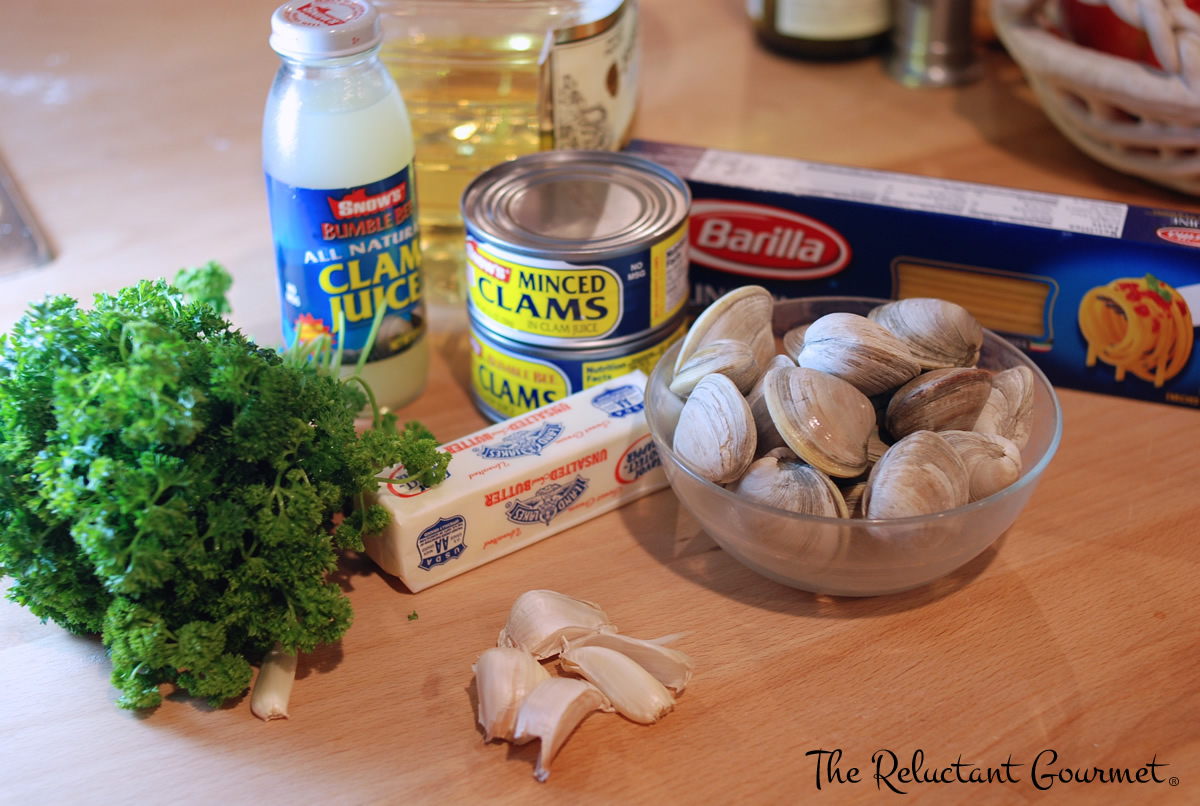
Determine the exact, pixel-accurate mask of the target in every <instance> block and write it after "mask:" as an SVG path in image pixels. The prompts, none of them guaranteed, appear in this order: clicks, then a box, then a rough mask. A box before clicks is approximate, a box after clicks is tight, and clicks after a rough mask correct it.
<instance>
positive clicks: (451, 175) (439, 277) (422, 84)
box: [381, 34, 550, 303]
mask: <svg viewBox="0 0 1200 806" xmlns="http://www.w3.org/2000/svg"><path fill="white" fill-rule="evenodd" d="M543 45H544V38H541V39H539V38H536V37H534V36H530V35H525V34H514V35H507V36H499V37H475V36H461V37H445V38H442V37H438V38H428V39H424V40H420V41H412V40H409V41H405V42H403V43H399V44H398V43H386V42H385V44H384V47H383V50H382V51H381V57H382V59H383V61H384V63H385V64H386V65H387V66H388V69H389V70H390V71H391V73H392V75H393V77H394V78H395V79H396V83H397V84H398V85H399V87H400V91H401V94H402V95H403V96H404V100H405V103H406V104H407V106H408V110H409V115H410V117H411V119H412V123H413V138H414V143H415V148H416V156H415V164H416V176H417V188H418V192H419V194H420V195H419V199H420V204H419V209H418V216H419V218H420V227H421V251H422V256H423V271H424V275H425V289H426V293H427V294H428V296H429V298H430V299H431V300H433V301H435V302H443V303H459V302H462V301H463V300H464V299H465V298H466V295H465V289H464V288H463V287H462V284H463V265H464V260H465V256H464V251H463V242H464V233H463V225H462V217H461V215H460V213H459V200H460V199H461V198H462V193H463V190H464V189H465V188H466V186H467V184H468V183H469V182H470V181H471V180H472V179H474V178H475V176H477V175H478V174H480V173H482V172H483V171H485V170H487V169H488V168H490V167H492V166H493V165H496V164H498V163H500V162H504V161H506V160H511V159H514V158H516V157H518V156H521V155H522V154H528V153H531V152H534V151H538V150H540V149H541V148H542V147H543V145H545V146H546V147H549V145H550V144H548V143H545V144H544V143H543V141H542V135H541V130H540V125H539V106H538V103H539V100H538V99H539V82H540V81H541V80H542V77H541V65H540V63H539V54H540V53H541V52H542V49H543Z"/></svg>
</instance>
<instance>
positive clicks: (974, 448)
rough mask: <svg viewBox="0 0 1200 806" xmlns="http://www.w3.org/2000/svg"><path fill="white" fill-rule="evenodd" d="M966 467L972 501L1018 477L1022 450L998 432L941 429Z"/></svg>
mask: <svg viewBox="0 0 1200 806" xmlns="http://www.w3.org/2000/svg"><path fill="white" fill-rule="evenodd" d="M941 434H942V436H943V437H944V438H945V439H946V441H947V442H949V443H950V446H951V447H952V448H954V450H956V451H958V455H959V456H960V457H962V460H963V464H964V465H966V467H967V476H968V478H969V480H970V485H971V500H972V501H978V500H979V499H981V498H987V497H988V496H989V495H992V494H993V493H998V492H1000V491H1001V490H1003V489H1004V488H1005V487H1007V486H1008V485H1010V484H1012V483H1013V482H1015V481H1016V480H1017V479H1019V478H1020V477H1021V449H1020V448H1018V447H1017V446H1016V443H1014V442H1013V441H1012V440H1010V439H1007V438H1005V437H1002V436H1000V435H999V434H981V433H979V432H978V431H943V432H941Z"/></svg>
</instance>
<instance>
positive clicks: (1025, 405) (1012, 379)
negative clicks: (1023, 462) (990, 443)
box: [971, 366, 1033, 449]
mask: <svg viewBox="0 0 1200 806" xmlns="http://www.w3.org/2000/svg"><path fill="white" fill-rule="evenodd" d="M971 430H972V431H978V432H980V433H982V434H999V435H1000V436H1002V437H1007V438H1008V439H1010V440H1012V441H1013V442H1014V443H1015V444H1016V446H1017V447H1018V448H1022V449H1023V448H1024V447H1025V445H1026V444H1028V442H1029V434H1030V432H1031V431H1032V430H1033V370H1031V369H1030V368H1029V367H1025V366H1015V367H1009V368H1008V369H1005V370H1001V371H1000V372H997V373H996V374H995V375H994V376H993V377H992V391H991V394H990V395H989V396H988V399H987V402H986V403H984V406H983V410H982V411H981V412H980V413H979V417H978V419H976V420H975V425H974V426H973V427H972V429H971Z"/></svg>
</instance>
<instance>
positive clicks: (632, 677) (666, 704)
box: [559, 646, 675, 725]
mask: <svg viewBox="0 0 1200 806" xmlns="http://www.w3.org/2000/svg"><path fill="white" fill-rule="evenodd" d="M559 660H560V661H561V662H562V666H563V669H565V670H566V671H569V672H573V673H575V674H578V675H580V676H582V677H583V678H584V679H586V680H587V681H588V682H590V683H592V684H593V685H594V686H595V687H596V688H598V689H600V691H601V692H602V693H603V694H604V696H605V697H607V698H608V699H609V701H610V702H611V703H612V704H613V707H614V708H615V709H616V710H617V712H618V713H620V714H622V715H624V716H626V717H628V718H629V719H632V720H633V721H634V722H639V723H641V724H643V725H650V724H653V723H655V722H657V721H658V720H659V719H660V718H662V716H663V715H664V714H666V713H667V712H668V711H670V710H671V709H672V708H674V707H675V698H674V697H673V696H672V695H671V692H669V691H667V689H666V687H665V686H664V685H663V684H662V683H660V682H658V680H656V679H655V678H654V675H652V674H650V672H648V671H646V669H644V668H643V667H642V666H641V665H640V664H639V663H638V662H637V661H635V660H634V659H633V658H631V657H629V656H628V655H623V654H621V653H620V652H618V651H616V650H615V649H609V648H608V647H603V646H579V647H572V648H570V649H568V650H567V651H565V652H563V653H562V654H561V655H559Z"/></svg>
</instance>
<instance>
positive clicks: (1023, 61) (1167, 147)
mask: <svg viewBox="0 0 1200 806" xmlns="http://www.w3.org/2000/svg"><path fill="white" fill-rule="evenodd" d="M1085 1H1086V2H1089V3H1091V4H1092V5H1108V6H1109V7H1110V8H1111V9H1112V10H1113V11H1114V12H1115V13H1116V14H1117V16H1118V17H1120V18H1121V19H1122V20H1124V21H1125V22H1128V23H1129V24H1131V25H1134V26H1136V27H1138V28H1140V29H1142V30H1144V31H1146V32H1147V34H1148V35H1149V38H1150V43H1151V47H1152V48H1153V49H1154V55H1155V56H1156V58H1157V59H1158V61H1159V63H1160V64H1162V65H1163V69H1162V70H1157V69H1155V68H1152V67H1149V66H1146V65H1142V64H1138V63H1136V62H1133V61H1130V60H1128V59H1122V58H1119V57H1116V56H1110V55H1108V54H1106V53H1101V52H1099V51H1096V50H1092V49H1089V48H1084V47H1081V46H1079V45H1076V44H1074V43H1072V42H1069V41H1067V40H1065V39H1063V38H1062V37H1060V36H1058V35H1056V34H1054V33H1051V32H1050V31H1049V30H1047V29H1046V27H1045V23H1044V21H1045V19H1047V12H1049V11H1051V10H1052V5H1051V4H1052V3H1053V2H1054V0H991V13H992V23H993V25H994V27H995V29H996V34H997V36H998V37H999V38H1000V41H1001V42H1002V43H1003V44H1004V46H1005V48H1007V50H1008V52H1009V54H1010V55H1011V56H1012V57H1013V59H1014V61H1016V62H1017V63H1018V64H1019V65H1020V66H1021V68H1022V70H1023V71H1024V73H1025V76H1026V78H1027V79H1028V81H1029V84H1030V86H1031V87H1032V88H1033V90H1034V92H1035V93H1036V94H1037V97H1038V100H1039V101H1040V102H1041V105H1042V108H1043V109H1044V110H1045V112H1046V116H1047V117H1049V118H1050V120H1051V122H1053V123H1054V125H1055V126H1057V127H1058V129H1059V130H1060V131H1061V132H1062V133H1063V134H1064V135H1065V136H1066V137H1067V138H1068V139H1069V140H1070V141H1071V142H1072V143H1074V144H1075V145H1076V146H1077V147H1079V149H1080V150H1082V151H1083V152H1084V153H1086V154H1088V155H1089V156H1091V157H1092V158H1094V159H1096V160H1098V161H1100V162H1102V163H1104V164H1105V165H1108V166H1109V167H1111V168H1115V169H1116V170H1118V171H1122V172H1124V173H1128V174H1133V175H1134V176H1139V177H1142V178H1144V179H1148V180H1150V181H1152V182H1156V183H1158V184H1161V185H1165V186H1167V187H1171V188H1174V189H1176V190H1180V191H1183V192H1184V193H1190V194H1193V195H1200V14H1197V13H1196V12H1194V11H1192V10H1191V9H1189V8H1188V7H1187V6H1185V5H1184V4H1183V0H1085Z"/></svg>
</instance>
